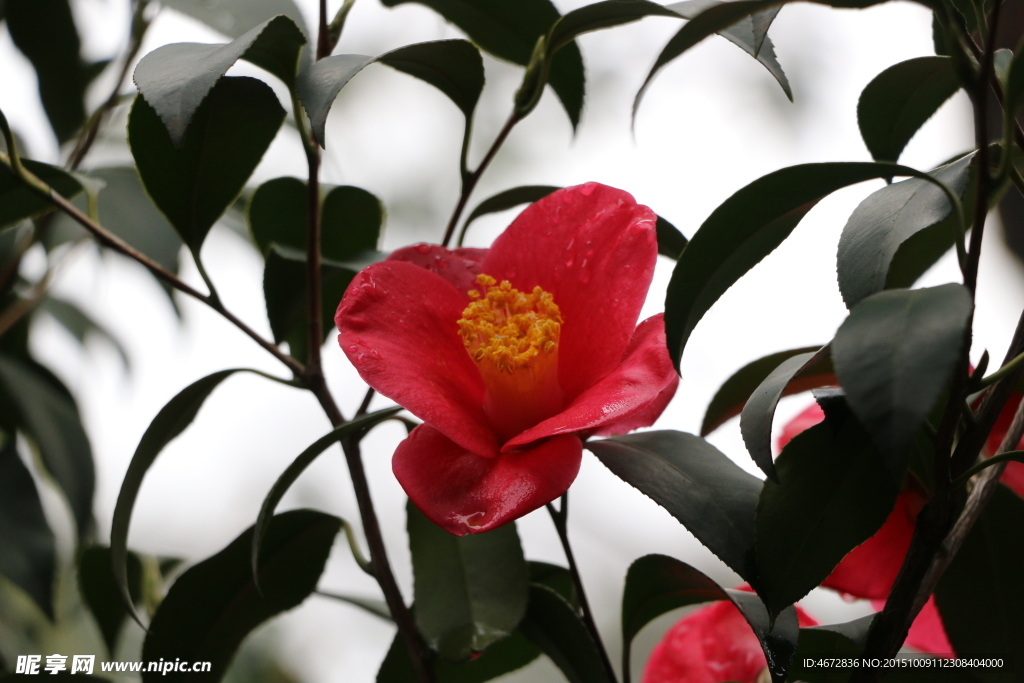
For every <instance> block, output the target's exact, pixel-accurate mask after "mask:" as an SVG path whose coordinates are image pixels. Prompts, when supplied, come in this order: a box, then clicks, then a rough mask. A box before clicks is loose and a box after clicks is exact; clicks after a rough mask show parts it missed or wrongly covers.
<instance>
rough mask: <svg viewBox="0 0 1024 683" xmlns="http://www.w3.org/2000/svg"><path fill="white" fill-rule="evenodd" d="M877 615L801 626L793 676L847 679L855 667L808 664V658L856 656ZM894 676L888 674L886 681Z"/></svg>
mask: <svg viewBox="0 0 1024 683" xmlns="http://www.w3.org/2000/svg"><path fill="white" fill-rule="evenodd" d="M874 618H875V615H874V614H869V615H868V616H866V617H861V618H860V619H855V620H853V621H849V622H846V623H842V624H828V625H826V626H810V627H808V628H802V629H800V640H799V642H798V643H797V648H796V655H795V656H794V657H793V668H792V669H791V670H790V672H789V675H790V680H794V681H804V682H805V683H846V681H848V680H849V679H850V676H852V675H853V672H854V671H855V669H853V668H839V667H835V668H830V667H815V666H809V667H805V666H804V659H805V658H812V659H817V658H820V657H829V658H831V657H840V658H853V657H856V656H858V655H859V654H860V653H861V652H863V650H864V644H865V642H866V641H867V636H868V629H869V628H870V627H871V622H872V620H874ZM890 679H891V677H889V676H887V677H886V681H889V680H890Z"/></svg>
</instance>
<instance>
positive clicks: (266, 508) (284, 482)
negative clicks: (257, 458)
mask: <svg viewBox="0 0 1024 683" xmlns="http://www.w3.org/2000/svg"><path fill="white" fill-rule="evenodd" d="M399 410H401V408H400V407H395V408H387V409H385V410H378V411H377V412H375V413H370V414H369V415H363V416H362V417H359V418H356V419H354V420H351V421H349V422H345V423H344V424H341V425H339V426H338V427H335V428H334V429H332V430H331V431H330V432H328V433H327V434H326V435H324V436H322V437H320V438H319V439H317V440H316V441H314V442H313V443H312V444H311V445H310V446H309V448H307V449H306V450H304V451H302V453H299V455H298V457H297V458H295V460H294V461H292V464H291V465H289V466H288V468H287V469H285V471H284V472H282V473H281V476H280V477H278V478H277V481H275V482H274V486H273V487H272V488H271V489H270V492H269V493H268V494H267V497H266V498H264V499H263V505H262V507H260V512H259V515H258V516H257V517H256V524H255V525H254V526H253V534H252V571H253V576H256V568H257V567H258V566H259V557H260V545H261V544H262V543H263V538H264V536H265V535H266V533H267V529H268V528H269V524H270V521H271V519H272V518H273V516H274V510H275V509H276V508H277V504H278V503H280V502H281V498H283V497H284V494H285V493H287V491H288V489H289V488H291V486H292V484H294V483H295V480H296V479H298V478H299V475H301V474H302V473H303V472H305V471H306V468H307V467H309V466H310V465H311V464H313V461H314V460H316V459H317V457H319V456H320V454H321V453H323V452H324V451H325V450H327V449H328V448H329V447H331V446H333V445H334V444H336V443H338V442H339V441H341V440H342V439H344V438H345V437H347V436H349V435H351V434H355V433H357V432H360V431H363V430H368V429H370V428H372V427H373V426H375V425H377V424H380V423H381V421H383V420H385V419H387V418H389V417H391V416H392V415H394V414H395V413H397V412H398V411H399ZM256 578H257V583H258V582H259V577H258V576H257V577H256Z"/></svg>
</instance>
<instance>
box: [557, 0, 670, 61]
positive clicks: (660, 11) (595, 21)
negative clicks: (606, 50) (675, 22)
mask: <svg viewBox="0 0 1024 683" xmlns="http://www.w3.org/2000/svg"><path fill="white" fill-rule="evenodd" d="M650 16H661V17H673V18H677V19H678V18H679V16H680V15H679V14H678V13H676V12H673V11H672V10H671V9H669V8H667V7H664V6H663V5H659V4H657V3H655V2H648V1H647V0H603V2H595V3H594V4H592V5H586V6H585V7H580V8H579V9H576V10H573V11H571V12H569V13H568V14H566V15H565V16H564V17H562V18H561V19H559V20H558V21H556V22H555V25H554V26H552V27H551V31H550V32H549V33H548V54H549V55H550V54H554V53H555V52H557V51H558V50H559V49H561V48H562V47H563V46H565V45H568V44H569V43H571V42H572V41H574V40H576V38H578V37H580V36H581V35H583V34H584V33H589V32H591V31H599V30H601V29H605V28H612V27H614V26H621V25H622V24H628V23H631V22H634V21H639V20H640V19H643V18H644V17H650Z"/></svg>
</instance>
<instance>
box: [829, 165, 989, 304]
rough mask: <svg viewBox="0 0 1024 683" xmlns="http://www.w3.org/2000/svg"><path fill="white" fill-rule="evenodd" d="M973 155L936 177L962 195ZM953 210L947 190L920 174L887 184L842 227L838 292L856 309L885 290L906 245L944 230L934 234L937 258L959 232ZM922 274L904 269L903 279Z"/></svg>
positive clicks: (938, 171) (916, 247)
mask: <svg viewBox="0 0 1024 683" xmlns="http://www.w3.org/2000/svg"><path fill="white" fill-rule="evenodd" d="M973 159H974V154H973V153H972V154H968V155H966V156H964V157H962V158H960V159H958V160H956V161H954V162H953V163H951V164H948V165H946V166H943V167H941V168H939V169H936V170H935V171H933V172H932V175H933V176H934V177H935V178H937V179H938V180H940V181H941V182H943V183H945V184H946V186H947V187H949V189H950V190H952V191H953V192H954V193H955V194H957V195H958V196H962V195H963V193H964V190H966V189H967V181H968V176H969V175H970V167H971V161H972V160H973ZM952 210H953V207H952V205H951V204H950V202H949V198H948V197H947V196H946V194H945V193H944V192H943V191H942V190H941V189H939V188H938V187H937V186H935V185H934V184H933V183H930V182H928V181H926V180H922V179H921V178H910V179H908V180H903V181H901V182H898V183H893V184H892V185H886V186H885V187H883V188H882V189H880V190H877V191H876V192H874V193H872V194H871V195H869V196H868V198H867V199H865V200H864V201H863V202H861V203H860V205H859V206H857V208H856V209H855V210H854V212H853V214H851V215H850V219H849V220H848V221H847V222H846V227H844V228H843V234H842V237H840V239H839V253H838V256H837V259H836V262H837V270H838V275H839V291H840V292H841V293H842V295H843V300H844V301H845V302H846V305H847V306H848V307H850V308H852V307H853V306H854V305H856V304H857V302H858V301H860V300H861V299H863V298H864V297H866V296H869V295H871V294H874V293H875V292H880V291H882V290H883V289H885V288H886V285H887V284H888V282H889V279H890V267H891V265H892V264H893V261H894V259H895V258H896V255H897V253H898V252H899V251H900V250H901V247H902V246H903V245H904V244H906V243H907V241H908V240H910V239H913V238H914V237H915V236H917V235H920V234H921V233H923V232H924V231H928V230H932V229H935V230H937V231H939V234H937V235H936V236H935V237H936V238H937V239H938V241H939V244H940V247H939V249H937V250H934V251H938V254H936V256H935V258H937V257H938V256H939V255H941V254H942V253H944V252H945V251H946V250H947V249H949V248H950V247H952V246H953V244H954V243H955V240H956V237H957V232H958V230H959V228H958V227H957V225H956V224H955V223H954V222H953V221H952V219H950V214H951V212H952ZM947 219H950V220H947ZM922 237H927V236H926V235H922ZM923 246H924V245H923V244H922V243H921V242H920V240H918V242H915V243H914V244H913V245H908V247H913V249H914V251H915V252H920V251H921V250H922V247H923ZM928 265H930V264H929V263H928V262H927V261H925V262H923V263H921V266H925V267H927V266H928ZM903 270H904V271H905V270H906V268H904V269H903ZM923 272H924V271H923V269H921V268H920V266H919V268H918V269H917V272H912V273H905V272H901V273H899V277H900V279H903V280H907V279H911V278H912V279H915V280H916V279H917V277H919V276H920V275H922V274H923ZM906 284H907V285H909V284H911V283H906ZM890 286H891V285H890Z"/></svg>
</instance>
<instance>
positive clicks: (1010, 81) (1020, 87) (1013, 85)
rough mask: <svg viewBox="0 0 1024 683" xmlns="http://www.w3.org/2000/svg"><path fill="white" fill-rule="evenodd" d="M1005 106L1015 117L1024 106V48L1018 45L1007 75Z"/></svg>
mask: <svg viewBox="0 0 1024 683" xmlns="http://www.w3.org/2000/svg"><path fill="white" fill-rule="evenodd" d="M1003 101H1004V106H1005V107H1006V108H1007V110H1008V111H1012V112H1013V113H1014V115H1016V113H1017V112H1018V111H1019V110H1020V107H1021V105H1022V104H1024V46H1022V45H1020V44H1018V45H1017V48H1016V49H1015V50H1014V51H1013V60H1012V61H1011V62H1010V68H1009V70H1008V72H1007V74H1006V87H1005V91H1004V97H1003Z"/></svg>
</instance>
